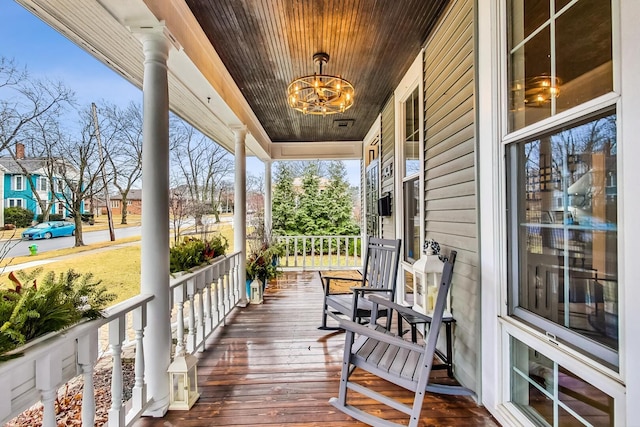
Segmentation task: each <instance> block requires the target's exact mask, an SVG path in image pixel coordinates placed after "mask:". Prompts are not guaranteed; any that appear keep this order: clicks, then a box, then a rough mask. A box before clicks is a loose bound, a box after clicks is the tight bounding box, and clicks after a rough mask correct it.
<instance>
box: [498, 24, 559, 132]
mask: <svg viewBox="0 0 640 427" xmlns="http://www.w3.org/2000/svg"><path fill="white" fill-rule="evenodd" d="M510 59H511V60H510V67H509V74H510V79H509V81H510V83H509V84H510V87H511V92H510V93H511V100H510V101H511V102H510V108H511V120H510V123H509V130H510V131H512V130H516V129H521V128H523V127H525V126H527V125H530V124H531V123H535V122H538V121H540V120H542V119H544V118H547V117H549V116H551V99H552V91H553V90H555V89H554V88H555V87H556V84H555V83H554V82H553V81H552V80H551V77H550V76H551V45H550V32H549V27H546V28H545V29H544V30H542V31H541V32H540V33H538V34H536V35H535V36H534V37H533V38H532V39H531V40H529V41H528V42H527V43H525V44H524V45H523V46H521V47H520V48H518V49H516V50H515V51H514V52H512V54H511V58H510Z"/></svg>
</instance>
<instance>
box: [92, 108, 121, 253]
mask: <svg viewBox="0 0 640 427" xmlns="http://www.w3.org/2000/svg"><path fill="white" fill-rule="evenodd" d="M91 114H92V115H93V125H94V127H95V128H96V140H97V141H98V155H99V156H100V170H101V171H102V184H103V185H104V202H105V204H106V205H107V221H108V222H109V237H110V239H111V241H112V242H113V241H115V240H116V232H115V230H114V229H113V218H112V216H111V200H110V199H109V187H108V186H107V176H106V175H105V173H104V157H103V155H102V141H101V140H100V127H99V126H98V113H97V109H96V104H95V103H93V102H92V103H91Z"/></svg>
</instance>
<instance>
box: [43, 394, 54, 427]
mask: <svg viewBox="0 0 640 427" xmlns="http://www.w3.org/2000/svg"><path fill="white" fill-rule="evenodd" d="M57 394H58V392H57V389H55V388H52V389H49V390H42V391H41V392H40V396H41V400H42V407H43V408H42V427H56V425H57V423H56V406H55V401H56V397H57Z"/></svg>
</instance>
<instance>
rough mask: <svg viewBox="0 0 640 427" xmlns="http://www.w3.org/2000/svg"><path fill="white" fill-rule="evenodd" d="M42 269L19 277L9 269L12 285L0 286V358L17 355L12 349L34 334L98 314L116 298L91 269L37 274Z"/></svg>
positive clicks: (40, 334)
mask: <svg viewBox="0 0 640 427" xmlns="http://www.w3.org/2000/svg"><path fill="white" fill-rule="evenodd" d="M42 271H43V270H42V268H38V269H35V270H34V271H32V272H31V273H29V274H27V273H24V272H17V276H19V277H20V279H21V280H19V279H18V277H16V275H15V274H14V273H13V272H12V273H10V274H9V279H10V280H11V281H12V282H13V283H12V285H10V286H4V287H2V288H1V289H0V360H6V359H9V358H13V357H16V356H19V355H20V353H15V352H14V351H12V350H15V349H17V348H19V347H20V346H22V345H24V344H27V343H30V342H33V340H35V339H36V338H40V337H42V336H44V335H47V334H49V333H51V332H56V331H60V330H62V329H66V328H68V327H70V326H73V325H75V324H77V323H78V322H80V321H82V320H84V319H96V318H98V317H101V316H102V310H103V309H104V308H105V307H106V305H107V304H108V303H110V302H112V301H113V300H114V299H115V298H116V295H115V294H113V293H109V292H108V291H107V289H106V287H104V286H100V280H95V279H93V275H92V274H90V273H89V274H85V275H81V274H79V273H77V272H75V271H73V270H69V271H67V272H66V273H62V274H59V275H56V274H55V273H54V272H53V271H50V272H48V273H47V274H45V275H44V276H42V277H39V276H40V275H41V273H42ZM36 279H37V280H38V281H37V282H36ZM10 351H11V353H10V354H7V352H10Z"/></svg>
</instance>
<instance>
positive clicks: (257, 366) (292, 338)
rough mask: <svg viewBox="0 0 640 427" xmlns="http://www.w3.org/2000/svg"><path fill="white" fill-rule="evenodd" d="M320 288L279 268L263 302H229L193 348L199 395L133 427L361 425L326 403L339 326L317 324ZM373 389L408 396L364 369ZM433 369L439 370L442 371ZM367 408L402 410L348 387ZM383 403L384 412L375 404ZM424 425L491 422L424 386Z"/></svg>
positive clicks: (335, 374) (335, 380)
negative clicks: (220, 320)
mask: <svg viewBox="0 0 640 427" xmlns="http://www.w3.org/2000/svg"><path fill="white" fill-rule="evenodd" d="M321 305H322V291H321V284H320V280H319V277H318V274H317V273H313V272H299V273H286V274H285V275H284V276H283V277H281V278H279V279H278V281H277V283H275V284H272V285H270V287H269V288H268V289H267V292H266V294H265V302H264V304H260V305H250V306H248V307H247V308H244V309H237V310H235V311H234V312H233V313H232V314H231V316H230V317H229V319H228V322H227V325H226V326H224V327H223V328H222V329H221V330H220V331H219V332H218V333H216V334H214V336H213V337H212V338H210V340H209V341H208V343H207V346H206V351H204V352H202V353H199V354H198V355H197V356H198V358H199V361H198V387H199V391H200V394H201V396H200V399H199V400H198V402H196V404H195V405H194V407H193V408H192V409H191V410H190V411H169V412H168V413H167V415H166V416H165V417H164V418H148V417H145V418H142V419H140V420H138V421H137V422H136V423H135V427H182V426H184V427H191V426H193V427H196V426H197V427H201V426H287V427H296V426H300V427H302V426H326V425H331V426H345V427H346V426H364V425H365V424H363V423H360V422H357V421H355V420H353V419H352V418H351V417H349V416H347V415H345V414H343V413H342V412H340V411H337V410H336V409H335V408H334V407H333V406H331V405H330V404H329V403H328V400H329V398H330V397H334V396H337V394H338V384H339V381H340V366H341V362H342V349H343V344H344V334H342V333H335V332H334V333H332V332H327V331H321V330H318V329H317V327H318V326H319V325H320V318H321ZM358 376H359V378H360V379H361V380H362V381H366V382H368V383H370V384H372V385H373V387H374V388H375V389H376V390H378V391H381V392H384V393H387V394H389V395H393V396H398V397H401V398H403V399H405V401H406V402H409V401H410V400H411V399H412V397H413V395H412V393H410V392H407V391H406V390H403V389H402V388H399V387H396V386H395V385H393V384H389V383H386V382H384V381H382V380H379V379H377V378H375V377H372V376H370V375H368V374H365V373H362V374H358ZM433 376H434V377H439V378H444V377H446V373H445V372H444V371H436V372H434V373H433ZM352 396H353V397H354V398H355V399H357V400H356V401H357V402H359V403H362V404H364V405H370V406H369V407H370V408H371V410H372V411H378V413H385V416H387V417H389V418H390V419H394V420H395V421H396V422H399V421H400V420H402V419H403V418H404V416H403V415H402V414H400V413H397V412H396V411H394V410H391V409H387V408H384V407H381V406H380V405H379V404H378V403H377V402H374V401H372V400H369V399H366V398H364V397H359V396H358V395H356V394H353V395H352ZM383 411H384V412H383ZM422 421H423V425H425V426H442V425H450V426H497V425H498V424H497V423H496V422H495V420H494V419H493V418H492V417H491V415H490V414H489V413H488V412H487V411H486V410H485V409H484V408H482V407H480V406H478V405H477V404H476V403H475V402H474V401H473V400H472V399H470V398H466V397H460V396H443V395H435V394H430V393H428V394H427V395H426V397H425V400H424V406H423V411H422Z"/></svg>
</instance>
